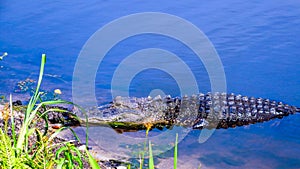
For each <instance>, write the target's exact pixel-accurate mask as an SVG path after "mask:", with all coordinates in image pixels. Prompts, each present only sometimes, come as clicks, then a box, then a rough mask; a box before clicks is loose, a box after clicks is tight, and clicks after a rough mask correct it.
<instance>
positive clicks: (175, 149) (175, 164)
mask: <svg viewBox="0 0 300 169" xmlns="http://www.w3.org/2000/svg"><path fill="white" fill-rule="evenodd" d="M177 154H178V133H176V139H175V147H174V169H177Z"/></svg>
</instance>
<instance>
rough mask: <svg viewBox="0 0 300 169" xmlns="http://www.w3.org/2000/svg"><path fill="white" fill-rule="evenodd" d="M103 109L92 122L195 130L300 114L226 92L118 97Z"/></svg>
mask: <svg viewBox="0 0 300 169" xmlns="http://www.w3.org/2000/svg"><path fill="white" fill-rule="evenodd" d="M99 108H100V110H99V111H95V112H90V113H89V121H90V122H94V123H97V122H123V123H131V122H134V123H154V124H155V123H160V124H161V123H165V124H168V125H180V126H184V127H191V128H194V129H202V128H229V127H235V126H243V125H248V124H253V123H256V122H264V121H269V120H271V119H274V118H282V117H283V116H287V115H289V114H295V113H296V112H300V109H299V108H297V107H295V106H290V105H287V104H284V103H282V102H277V101H273V100H269V99H263V98H254V97H247V96H242V95H235V94H226V93H214V94H212V93H206V94H203V93H200V94H198V95H192V96H183V97H181V98H172V97H170V96H166V97H164V98H161V97H160V96H157V97H155V98H151V97H148V98H135V97H131V98H128V97H120V96H118V97H116V98H115V99H114V101H113V102H111V103H110V104H107V105H103V106H100V107H99Z"/></svg>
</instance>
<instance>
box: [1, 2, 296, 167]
mask: <svg viewBox="0 0 300 169" xmlns="http://www.w3.org/2000/svg"><path fill="white" fill-rule="evenodd" d="M299 9H300V1H297V0H288V1H279V0H272V1H271V0H267V1H263V2H261V1H249V2H248V1H243V2H242V1H237V0H230V1H226V2H224V1H220V0H219V1H217V0H215V1H209V2H208V1H207V2H204V1H203V2H202V1H197V0H192V1H188V2H186V1H176V2H175V1H169V0H167V1H145V2H141V1H118V2H112V1H94V0H91V1H88V2H83V1H82V2H80V1H78V2H72V3H71V2H67V1H65V2H59V1H51V2H49V3H45V2H40V1H34V0H32V1H26V2H25V1H24V2H20V1H1V2H0V25H1V26H0V55H1V54H2V53H3V52H8V54H9V55H8V56H7V57H5V58H4V60H2V61H0V66H1V68H0V76H1V83H0V94H3V95H6V96H7V95H9V93H12V94H13V95H14V97H15V98H22V99H28V98H29V94H28V93H25V94H21V93H15V92H14V90H15V86H16V84H17V83H18V82H19V81H21V80H25V79H26V78H31V79H37V76H38V71H39V63H40V56H41V54H42V53H46V54H47V64H46V70H45V73H46V74H47V75H46V76H45V78H44V81H43V89H44V90H47V91H53V90H54V89H56V88H59V89H61V91H62V92H63V95H62V96H61V97H62V98H63V99H67V100H72V75H73V70H74V66H75V63H76V59H77V57H78V54H79V52H80V50H81V48H82V46H83V45H84V44H85V42H86V41H87V40H88V38H89V37H90V36H91V35H92V34H93V33H94V32H95V31H97V30H98V29H99V28H101V27H102V26H104V25H105V24H107V23H109V22H110V21H112V20H114V19H117V18H119V17H122V16H125V15H129V14H133V13H138V12H149V11H151V12H164V13H169V14H172V15H176V16H179V17H181V18H184V19H186V20H187V21H189V22H191V23H193V24H194V25H195V26H197V27H198V28H199V29H201V30H202V31H203V32H204V33H205V34H206V36H207V37H208V38H209V40H210V41H211V42H212V44H213V45H214V46H215V48H216V50H217V52H218V54H219V56H220V59H221V61H222V63H223V66H224V70H225V74H226V81H227V91H229V92H234V93H240V94H243V95H248V96H255V97H263V98H270V99H274V100H280V101H284V102H286V103H289V104H291V105H296V106H298V107H300V77H299V74H300V57H299V56H300V41H299V39H300V29H299V28H300V10H299ZM120 29H122V28H120ZM149 47H152V48H154V47H155V48H161V49H165V50H168V51H171V52H173V53H175V54H176V55H178V56H180V57H181V59H182V60H184V61H185V62H186V63H187V65H188V66H189V67H190V69H191V70H192V71H193V72H194V75H195V77H196V79H197V82H198V85H199V90H200V91H202V92H207V91H209V90H210V83H209V78H208V75H207V72H206V70H205V68H204V66H203V64H202V63H201V61H200V60H198V59H197V57H196V56H195V54H194V53H193V52H191V51H190V50H189V49H188V48H187V47H186V46H185V45H183V44H181V43H180V42H178V41H175V40H174V39H171V38H167V37H164V36H159V35H153V34H145V35H139V36H135V37H131V38H128V39H126V40H124V41H122V42H120V43H118V44H117V45H116V46H114V47H113V48H112V49H111V50H110V51H109V52H108V53H107V55H106V56H105V59H104V60H103V62H102V63H101V65H100V66H99V69H98V72H97V77H96V79H95V86H96V97H97V101H98V103H99V104H102V103H106V102H109V101H110V100H111V99H112V96H111V93H110V92H111V91H110V84H111V80H112V75H113V72H114V70H115V69H116V68H117V66H118V64H119V63H120V62H121V61H122V60H123V59H124V58H126V56H128V55H129V54H131V53H133V52H135V51H137V50H140V49H144V48H149ZM153 89H161V90H162V91H164V92H165V93H168V94H171V95H173V96H178V95H180V93H179V89H178V85H177V84H176V83H175V80H174V79H173V78H172V77H171V76H170V75H168V74H166V73H165V72H163V71H160V70H156V69H149V70H145V71H143V72H140V73H139V74H138V75H137V76H136V77H135V78H134V79H133V80H132V81H131V85H130V95H131V96H137V97H141V96H147V95H149V93H150V92H151V90H153ZM299 122H300V116H299V115H294V116H289V117H287V118H284V119H281V120H273V121H270V122H267V123H262V124H256V125H251V126H248V127H240V128H236V129H229V130H218V131H216V132H215V133H214V134H213V136H212V137H211V138H210V139H209V140H208V141H207V142H205V143H203V144H199V143H198V142H197V139H198V135H199V131H193V132H191V133H190V134H189V135H188V136H187V137H186V138H185V139H184V140H183V141H182V142H181V143H180V149H179V159H182V161H185V160H186V159H189V160H187V161H188V162H189V164H190V165H193V167H192V168H196V167H197V166H198V165H199V163H201V164H202V166H203V168H221V167H223V168H300V154H299V150H300V130H299V127H300V125H299Z"/></svg>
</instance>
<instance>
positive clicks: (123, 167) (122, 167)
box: [117, 166, 127, 169]
mask: <svg viewBox="0 0 300 169" xmlns="http://www.w3.org/2000/svg"><path fill="white" fill-rule="evenodd" d="M117 169H127V167H125V166H118V167H117Z"/></svg>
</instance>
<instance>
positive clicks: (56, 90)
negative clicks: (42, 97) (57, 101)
mask: <svg viewBox="0 0 300 169" xmlns="http://www.w3.org/2000/svg"><path fill="white" fill-rule="evenodd" d="M54 93H55V94H62V92H61V90H60V89H55V90H54Z"/></svg>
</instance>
